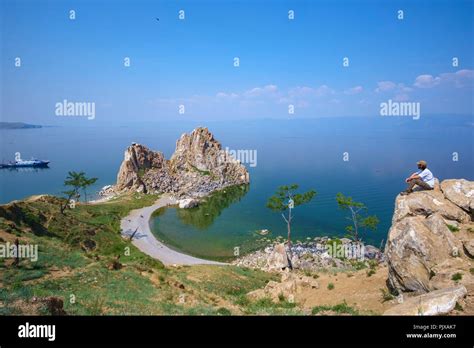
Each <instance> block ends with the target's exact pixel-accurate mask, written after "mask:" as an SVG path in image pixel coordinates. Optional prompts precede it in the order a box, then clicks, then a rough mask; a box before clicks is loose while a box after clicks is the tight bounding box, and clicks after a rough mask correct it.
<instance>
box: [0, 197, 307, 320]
mask: <svg viewBox="0 0 474 348" xmlns="http://www.w3.org/2000/svg"><path fill="white" fill-rule="evenodd" d="M156 199H157V196H153V195H146V196H140V195H138V194H137V195H135V196H125V197H121V198H119V199H116V200H114V201H111V202H107V203H103V204H96V205H91V204H88V205H85V204H79V205H77V206H76V208H75V209H70V210H67V211H66V213H65V214H64V215H63V214H61V213H60V210H59V204H60V200H59V199H58V198H55V197H51V196H37V197H32V198H30V199H28V200H25V201H16V202H12V203H9V204H7V205H3V206H0V243H2V244H4V243H6V242H10V243H14V241H15V239H16V238H18V239H19V240H20V244H26V243H29V244H38V246H39V257H38V261H37V262H32V261H29V260H26V259H22V260H21V262H20V264H19V265H17V266H16V265H14V264H13V260H12V259H0V314H4V315H5V314H48V309H47V308H46V306H45V305H42V304H41V303H42V302H41V299H42V298H46V297H50V296H54V297H59V298H61V299H63V301H64V309H65V311H66V312H67V313H68V314H71V315H74V314H85V315H87V314H90V315H103V314H118V315H123V314H144V315H147V314H150V315H151V314H172V315H175V314H178V315H179V314H210V315H219V314H220V315H228V314H299V313H300V310H299V309H298V308H297V307H296V306H295V305H294V304H292V303H288V302H285V301H281V303H276V304H274V303H271V302H270V301H266V300H261V301H256V302H252V301H249V300H248V299H247V297H246V296H245V294H246V293H248V292H250V291H252V290H255V289H258V288H262V287H264V286H265V284H266V283H267V282H268V281H269V280H275V278H276V276H275V275H272V274H269V273H265V272H261V271H257V270H251V269H245V268H238V267H234V266H192V267H190V266H182V267H164V266H163V265H162V264H161V263H160V262H159V261H157V260H154V259H152V258H150V257H148V256H147V255H145V254H143V253H142V252H140V251H139V250H138V249H136V248H135V247H134V246H133V245H132V244H131V243H130V242H129V241H127V240H125V239H123V238H122V237H121V236H120V232H119V225H120V219H121V218H122V217H124V216H126V215H127V213H128V212H129V211H130V210H132V209H136V208H139V207H142V206H147V205H150V204H152V202H154V201H155V200H156ZM127 251H129V253H128V252H127ZM114 263H115V266H116V267H115V269H114V267H113V266H114ZM117 266H118V267H117Z"/></svg>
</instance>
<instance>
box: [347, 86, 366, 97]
mask: <svg viewBox="0 0 474 348" xmlns="http://www.w3.org/2000/svg"><path fill="white" fill-rule="evenodd" d="M363 91H364V87H362V86H355V87H352V88H349V89H346V90H345V91H344V94H347V95H355V94H359V93H362V92H363Z"/></svg>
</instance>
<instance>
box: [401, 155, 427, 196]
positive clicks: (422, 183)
mask: <svg viewBox="0 0 474 348" xmlns="http://www.w3.org/2000/svg"><path fill="white" fill-rule="evenodd" d="M416 164H417V166H418V169H419V171H417V172H415V173H413V174H412V175H411V176H410V177H408V178H406V179H405V182H406V183H407V184H408V187H407V189H406V190H405V191H403V192H402V193H401V194H402V195H407V194H409V193H411V192H413V187H414V186H415V185H418V186H419V187H420V189H421V190H432V189H433V188H434V183H435V180H434V176H433V173H431V171H430V170H429V169H428V168H427V163H426V162H425V161H418V162H417V163H416Z"/></svg>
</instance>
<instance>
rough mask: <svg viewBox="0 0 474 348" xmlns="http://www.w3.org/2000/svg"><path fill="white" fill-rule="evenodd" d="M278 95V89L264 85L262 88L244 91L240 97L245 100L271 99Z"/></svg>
mask: <svg viewBox="0 0 474 348" xmlns="http://www.w3.org/2000/svg"><path fill="white" fill-rule="evenodd" d="M277 93H278V87H277V86H275V85H266V86H264V87H255V88H252V89H249V90H247V91H245V92H244V93H243V94H242V95H243V96H244V97H246V98H256V97H272V96H275V95H276V94H277Z"/></svg>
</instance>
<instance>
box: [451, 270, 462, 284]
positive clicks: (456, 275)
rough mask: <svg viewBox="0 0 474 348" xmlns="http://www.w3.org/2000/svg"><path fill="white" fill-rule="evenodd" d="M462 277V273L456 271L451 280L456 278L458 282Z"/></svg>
mask: <svg viewBox="0 0 474 348" xmlns="http://www.w3.org/2000/svg"><path fill="white" fill-rule="evenodd" d="M461 279H462V273H459V272H457V273H454V274H453V276H452V277H451V280H454V281H455V282H458V281H460V280H461Z"/></svg>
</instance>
